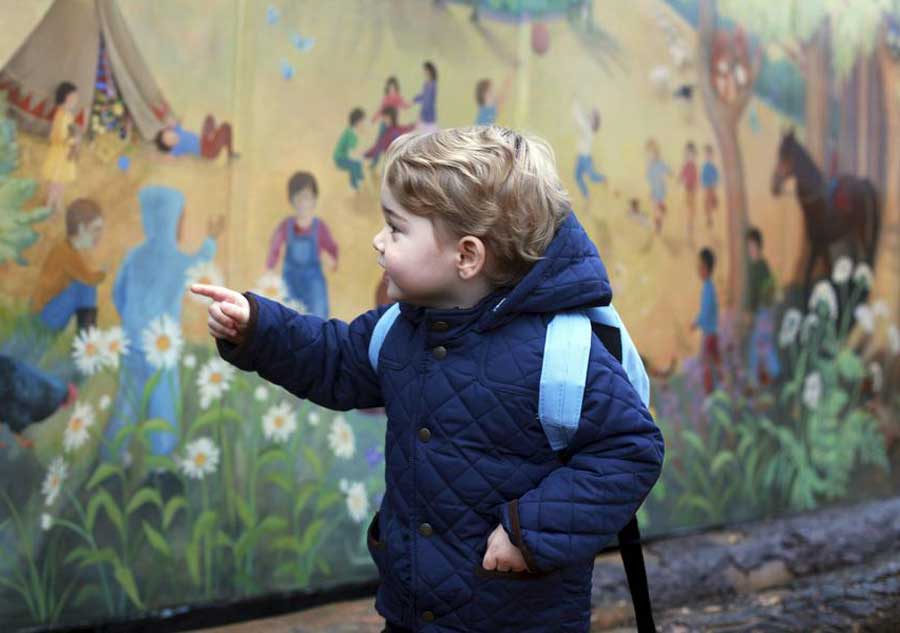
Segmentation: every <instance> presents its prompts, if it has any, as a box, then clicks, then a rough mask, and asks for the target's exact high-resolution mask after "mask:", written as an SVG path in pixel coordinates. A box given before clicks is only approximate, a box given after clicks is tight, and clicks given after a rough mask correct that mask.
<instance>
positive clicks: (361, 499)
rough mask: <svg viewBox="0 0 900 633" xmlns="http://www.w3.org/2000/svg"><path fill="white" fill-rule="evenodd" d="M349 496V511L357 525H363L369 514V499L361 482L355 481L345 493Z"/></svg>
mask: <svg viewBox="0 0 900 633" xmlns="http://www.w3.org/2000/svg"><path fill="white" fill-rule="evenodd" d="M344 494H346V495H347V511H348V512H349V513H350V518H351V519H353V520H354V521H355V522H356V523H362V522H363V520H364V519H365V518H366V517H367V516H368V514H369V497H368V495H367V494H366V487H365V485H364V484H363V482H361V481H354V482H353V483H352V484H350V485H349V486H348V487H347V489H346V490H345V491H344Z"/></svg>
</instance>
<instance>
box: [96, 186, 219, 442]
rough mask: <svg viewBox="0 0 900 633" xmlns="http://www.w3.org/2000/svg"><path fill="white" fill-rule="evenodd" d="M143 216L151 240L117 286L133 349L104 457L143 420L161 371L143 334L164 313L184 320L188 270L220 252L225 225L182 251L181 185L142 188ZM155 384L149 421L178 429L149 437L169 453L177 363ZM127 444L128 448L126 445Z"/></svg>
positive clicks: (125, 360) (129, 261) (124, 364)
mask: <svg viewBox="0 0 900 633" xmlns="http://www.w3.org/2000/svg"><path fill="white" fill-rule="evenodd" d="M138 199H139V201H140V204H141V220H142V223H143V225H144V234H145V236H146V239H145V240H144V241H143V242H142V243H141V244H139V245H138V246H136V247H135V248H133V249H132V250H131V251H129V252H128V254H127V255H126V256H125V261H124V262H123V263H122V266H121V268H120V269H119V273H118V275H117V276H116V281H115V285H114V287H113V303H114V304H115V306H116V310H117V311H118V312H119V316H120V317H121V319H122V328H123V329H124V330H125V335H126V336H127V337H128V340H130V341H131V345H130V347H129V350H128V353H127V354H125V355H124V356H123V357H122V359H121V368H120V370H119V392H118V393H117V394H116V402H115V405H114V408H113V413H112V415H111V416H110V420H109V424H108V425H107V427H106V431H105V437H106V443H105V444H104V447H103V455H104V458H106V459H111V458H113V457H115V458H118V456H113V455H111V454H110V452H109V442H111V441H112V440H113V439H114V438H115V436H116V433H118V431H119V429H121V428H122V427H124V426H125V425H127V424H134V423H136V422H139V421H140V420H138V416H140V415H141V412H140V411H137V410H136V408H137V407H138V406H140V402H141V398H142V394H143V392H144V386H145V385H146V383H147V382H148V381H149V380H150V379H151V378H152V377H153V375H154V374H155V373H156V372H157V370H156V369H155V368H154V367H153V366H152V365H151V364H150V363H149V362H148V361H147V359H146V357H145V354H144V350H143V345H142V341H143V332H144V330H145V329H146V328H147V326H148V325H149V324H150V323H151V322H152V321H154V320H156V319H158V318H159V317H161V316H162V315H168V316H169V317H171V318H172V319H173V320H174V321H175V322H176V323H180V322H181V301H182V298H183V296H184V287H185V283H186V281H187V270H188V268H190V267H191V266H194V265H196V264H198V263H200V262H204V261H209V260H211V259H212V258H213V256H214V255H215V253H216V243H215V238H216V237H218V236H219V235H220V234H221V232H222V229H223V227H224V218H222V217H219V218H214V219H212V220H210V223H209V236H208V237H207V238H206V240H205V241H204V242H203V245H202V246H201V247H200V250H199V251H197V253H195V254H192V255H191V254H187V253H184V252H182V251H180V250H179V249H178V241H179V240H180V239H181V233H182V226H183V222H184V194H182V193H181V192H180V191H178V190H176V189H171V188H168V187H161V186H155V185H151V186H147V187H144V188H143V189H141V190H140V192H138ZM160 371H161V372H162V373H161V375H160V378H159V382H158V383H157V386H156V388H155V389H154V390H153V392H152V393H151V395H150V398H149V403H148V410H147V411H146V413H145V414H144V417H145V418H146V419H150V418H162V419H163V420H165V421H167V422H168V423H169V424H171V425H172V426H173V428H175V429H176V432H175V433H171V432H166V431H160V432H154V433H152V434H151V436H150V443H151V451H152V452H153V454H154V455H168V454H170V453H171V452H172V451H173V450H174V448H175V446H176V445H177V444H178V439H179V437H178V433H177V430H178V423H179V420H178V418H177V416H176V403H177V402H178V401H179V398H180V397H181V394H180V387H179V385H180V376H179V371H178V365H177V364H176V365H175V366H174V367H171V368H168V369H162V370H160ZM124 447H125V446H124V445H123V449H124Z"/></svg>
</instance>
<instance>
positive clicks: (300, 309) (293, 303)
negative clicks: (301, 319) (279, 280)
mask: <svg viewBox="0 0 900 633" xmlns="http://www.w3.org/2000/svg"><path fill="white" fill-rule="evenodd" d="M281 304H282V305H283V306H284V307H286V308H290V309H291V310H293V311H294V312H297V313H298V314H306V313H307V311H308V310H307V309H306V304H305V303H303V302H302V301H297V300H296V299H289V298H287V297H285V298H284V300H282V302H281Z"/></svg>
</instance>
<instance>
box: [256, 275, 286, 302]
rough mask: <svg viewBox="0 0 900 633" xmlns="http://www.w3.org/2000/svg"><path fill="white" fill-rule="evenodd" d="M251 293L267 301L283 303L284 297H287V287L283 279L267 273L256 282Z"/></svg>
mask: <svg viewBox="0 0 900 633" xmlns="http://www.w3.org/2000/svg"><path fill="white" fill-rule="evenodd" d="M253 292H254V293H256V294H258V295H259V296H261V297H266V298H267V299H273V300H275V301H284V299H285V297H287V286H286V285H285V284H284V279H282V278H281V275H279V274H278V273H274V272H267V273H265V274H263V276H262V277H260V278H259V280H257V282H256V287H255V288H254V289H253Z"/></svg>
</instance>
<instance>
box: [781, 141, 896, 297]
mask: <svg viewBox="0 0 900 633" xmlns="http://www.w3.org/2000/svg"><path fill="white" fill-rule="evenodd" d="M791 177H793V178H794V179H795V182H796V186H795V193H796V196H797V202H799V203H800V206H801V207H802V208H803V220H804V224H805V227H806V238H807V239H808V240H809V244H810V247H811V248H810V256H809V261H807V262H806V275H805V277H804V280H803V290H804V293H805V295H806V296H809V292H810V285H811V283H812V272H813V269H814V267H815V264H816V261H817V260H819V259H824V260H825V264H826V265H827V267H828V270H831V253H830V250H829V249H830V247H831V246H832V245H833V244H838V243H843V244H846V245H847V246H848V247H849V248H850V252H851V255H852V257H853V259H854V261H860V260H863V259H864V260H865V261H866V262H868V264H869V265H870V266H872V267H874V265H875V249H876V247H877V246H878V235H879V232H880V230H881V207H880V200H879V197H878V192H877V191H876V189H875V186H874V185H873V184H872V182H871V181H869V180H866V179H864V178H857V177H856V176H850V175H842V176H838V177H837V179H836V181H835V182H833V183H829V182H828V181H827V180H826V179H825V178H824V177H823V176H822V172H821V171H819V168H818V167H816V164H815V163H814V162H813V160H812V158H811V157H810V155H809V154H808V153H807V152H806V149H804V147H803V146H802V145H801V144H800V143H799V142H798V141H797V139H796V138H795V137H794V131H793V130H788V131H787V132H785V133H784V134H783V136H782V137H781V145H780V146H779V148H778V162H777V163H776V165H775V171H774V172H773V173H772V194H773V195H776V196H777V195H780V194H781V188H782V185H783V184H784V182H785V181H786V180H787V179H789V178H791Z"/></svg>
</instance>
